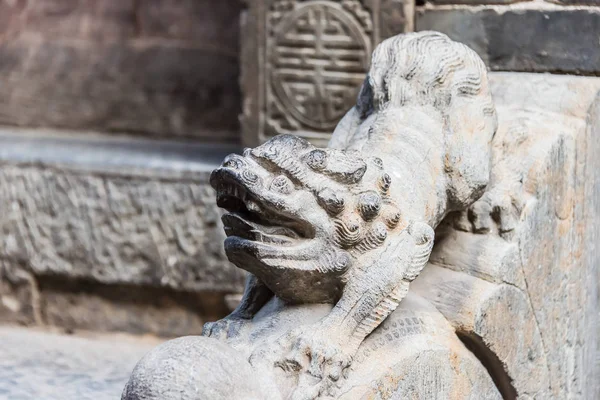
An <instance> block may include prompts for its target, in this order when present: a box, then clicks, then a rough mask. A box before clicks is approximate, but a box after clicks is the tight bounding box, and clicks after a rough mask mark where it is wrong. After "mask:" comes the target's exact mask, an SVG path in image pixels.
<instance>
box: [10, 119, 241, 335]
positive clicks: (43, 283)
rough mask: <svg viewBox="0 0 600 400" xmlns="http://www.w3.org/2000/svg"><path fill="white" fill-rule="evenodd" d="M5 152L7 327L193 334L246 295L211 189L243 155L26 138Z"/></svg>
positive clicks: (14, 140) (170, 145) (165, 145)
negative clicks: (214, 175) (233, 158)
mask: <svg viewBox="0 0 600 400" xmlns="http://www.w3.org/2000/svg"><path fill="white" fill-rule="evenodd" d="M46 133H47V132H46ZM84 136H85V135H84ZM0 143H1V144H2V146H1V147H2V149H1V150H0V160H2V163H1V164H0V186H1V187H2V191H1V192H0V207H1V209H2V210H3V213H2V215H1V217H0V227H1V229H2V240H1V241H0V262H1V264H0V277H1V281H2V285H3V286H2V287H3V290H2V291H1V292H0V299H1V300H2V301H0V304H2V306H0V316H2V319H3V320H9V321H16V322H24V323H38V324H39V323H42V324H49V325H56V326H62V327H66V328H68V329H76V328H84V329H95V330H126V331H134V332H140V333H141V332H154V333H156V334H159V335H163V336H169V335H174V334H186V333H190V332H199V330H200V327H201V325H202V323H203V322H204V321H203V317H209V316H219V315H222V314H223V313H224V312H226V310H227V308H226V306H225V303H224V299H223V295H224V294H227V293H236V292H239V291H240V290H241V289H242V285H243V274H242V273H241V272H239V270H237V269H236V268H234V267H233V266H231V265H230V264H229V262H228V261H227V259H226V257H225V255H224V252H223V244H222V242H223V239H224V234H223V231H222V226H221V221H220V215H221V214H220V211H219V210H218V209H217V207H216V205H215V204H214V194H213V190H212V188H210V186H209V185H208V172H209V171H210V170H211V169H212V168H213V165H214V164H213V159H214V158H222V157H223V156H224V155H225V154H227V153H229V152H232V151H234V150H237V149H236V148H234V147H223V146H220V147H219V146H208V145H206V146H201V145H192V144H185V143H183V144H179V143H175V142H155V143H154V142H149V141H140V140H135V141H134V140H130V139H111V140H108V141H107V140H106V139H100V138H87V139H85V140H83V139H75V138H71V137H56V136H52V137H50V138H48V137H39V136H36V135H32V134H28V133H25V132H21V131H19V132H14V131H13V132H8V133H7V132H4V135H2V136H1V137H0ZM84 283H85V284H84ZM186 293H188V294H186ZM218 293H220V295H216V294H218ZM115 300H116V301H117V302H118V303H119V304H121V305H120V306H115V305H111V304H112V303H111V302H113V303H114V301H115ZM144 307H145V308H144ZM90 310H96V312H95V314H94V315H93V316H91V315H89V312H90ZM152 310H155V311H152ZM147 311H148V312H149V313H147ZM152 314H154V316H152ZM175 317H177V318H175Z"/></svg>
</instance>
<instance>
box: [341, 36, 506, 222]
mask: <svg viewBox="0 0 600 400" xmlns="http://www.w3.org/2000/svg"><path fill="white" fill-rule="evenodd" d="M391 110H396V111H397V112H396V113H395V114H393V116H391V115H392V114H391ZM401 110H406V112H404V114H402V112H401ZM387 114H389V115H390V116H389V117H388V115H387ZM399 115H404V117H400V116H399ZM402 118H404V119H402ZM390 121H394V123H395V126H396V128H395V130H394V132H395V133H394V134H395V135H396V137H395V138H391V137H390V136H389V129H388V128H389V126H390V125H389V124H390ZM363 122H367V124H365V125H368V126H367V127H365V126H362V125H361V124H362V123H363ZM386 124H387V125H386ZM432 126H433V127H436V128H434V129H432V128H431V127H432ZM398 127H401V128H398ZM496 128H497V118H496V112H495V109H494V106H493V102H492V98H491V95H490V91H489V88H488V82H487V77H486V66H485V64H484V63H483V61H482V60H481V59H480V58H479V56H478V55H477V54H476V53H475V52H474V51H473V50H471V49H470V48H468V47H467V46H465V45H463V44H461V43H457V42H453V41H452V40H450V38H448V37H447V36H446V35H443V34H441V33H437V32H416V33H409V34H404V35H399V36H395V37H392V38H389V39H387V40H385V41H383V42H382V43H381V44H379V46H378V47H377V48H376V49H375V51H374V53H373V58H372V64H371V68H370V70H369V74H368V76H367V78H366V79H365V82H364V84H363V87H362V89H361V92H360V94H359V96H358V100H357V104H356V107H355V108H354V109H352V110H351V111H350V112H349V113H348V114H347V115H346V117H344V119H343V120H342V121H341V122H340V124H339V125H338V128H337V129H336V132H335V133H334V137H333V138H332V141H331V142H330V146H331V147H335V148H340V149H345V148H355V149H356V148H360V149H361V151H363V152H366V153H367V154H370V153H375V152H380V151H387V152H388V154H393V153H395V152H396V153H400V152H405V153H406V152H413V153H414V154H415V155H416V156H415V158H421V159H422V158H425V157H426V155H428V154H429V153H428V149H431V148H435V149H439V151H440V152H441V153H442V154H443V155H444V165H443V168H444V171H445V174H446V176H447V178H448V179H447V181H448V187H447V191H446V194H445V195H446V196H447V198H448V207H449V210H448V211H451V210H452V209H460V208H463V207H465V206H466V205H468V204H470V203H472V202H473V201H474V200H475V199H477V198H479V197H480V196H481V194H482V193H483V190H484V189H485V186H486V184H487V182H488V180H489V171H490V165H489V159H490V143H491V140H492V137H493V135H494V133H495V132H496ZM407 129H408V130H410V129H412V131H413V132H414V131H418V132H420V133H421V134H420V135H417V136H415V135H414V134H406V132H407ZM366 132H368V133H366ZM378 135H384V136H385V137H382V138H381V139H378ZM378 141H379V143H378ZM369 143H370V144H369ZM466 143H468V146H465V144H466ZM388 160H389V158H388ZM391 161H392V162H391V163H388V166H393V160H391Z"/></svg>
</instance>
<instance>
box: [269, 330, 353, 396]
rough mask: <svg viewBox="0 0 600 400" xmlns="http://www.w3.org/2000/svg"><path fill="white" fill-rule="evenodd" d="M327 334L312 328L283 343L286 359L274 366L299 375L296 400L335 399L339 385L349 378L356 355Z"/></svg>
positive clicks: (286, 338)
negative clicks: (350, 368) (353, 358)
mask: <svg viewBox="0 0 600 400" xmlns="http://www.w3.org/2000/svg"><path fill="white" fill-rule="evenodd" d="M334 338H335V335H332V334H331V333H330V332H328V331H327V330H322V329H319V328H314V327H309V328H308V329H301V330H296V331H293V332H291V333H290V334H289V335H287V336H286V337H285V338H284V339H283V342H282V345H283V346H282V349H288V351H287V352H285V351H284V353H283V354H284V355H283V357H281V358H280V359H279V360H278V361H276V362H275V365H276V366H278V367H280V368H281V369H283V370H284V371H286V372H288V373H294V374H298V385H297V387H296V389H295V391H294V393H293V394H292V397H291V398H292V399H293V400H309V399H316V398H325V397H326V396H333V394H334V391H335V389H336V388H337V386H338V383H341V382H340V380H341V379H342V378H345V377H347V374H348V371H349V367H350V365H351V363H352V355H353V353H354V352H353V351H352V349H350V348H349V346H348V343H343V342H342V341H337V340H335V339H334Z"/></svg>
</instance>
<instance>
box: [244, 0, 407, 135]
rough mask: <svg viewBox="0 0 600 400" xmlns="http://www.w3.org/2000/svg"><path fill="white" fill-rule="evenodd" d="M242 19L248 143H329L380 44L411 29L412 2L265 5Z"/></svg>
mask: <svg viewBox="0 0 600 400" xmlns="http://www.w3.org/2000/svg"><path fill="white" fill-rule="evenodd" d="M247 3H248V10H247V11H246V13H245V14H244V16H243V17H242V26H243V28H242V46H243V48H242V68H243V70H242V88H243V91H244V97H245V101H244V110H243V115H242V127H243V140H244V142H245V144H247V145H256V144H258V143H260V142H262V141H265V140H266V139H268V138H269V137H272V136H275V135H278V134H281V133H294V134H296V135H298V136H302V137H304V138H306V139H308V140H310V141H311V142H313V143H315V144H321V145H324V144H326V143H327V141H328V140H329V137H330V135H331V132H332V131H333V129H334V128H335V126H336V125H337V123H338V122H339V120H340V119H341V118H342V117H343V115H344V114H345V113H346V111H347V110H348V109H349V108H350V107H351V106H352V105H353V104H354V103H355V101H356V96H357V94H358V90H359V88H360V85H361V83H362V81H363V79H364V77H365V75H366V72H367V69H368V67H369V64H370V54H371V51H372V50H373V48H374V46H375V45H376V44H377V43H379V42H380V41H381V40H383V39H385V38H387V37H390V36H393V35H395V34H398V33H401V32H406V31H411V30H412V26H413V21H412V14H413V4H412V2H404V1H398V0H342V1H325V0H309V1H306V0H304V1H302V0H259V1H252V2H250V1H249V2H247Z"/></svg>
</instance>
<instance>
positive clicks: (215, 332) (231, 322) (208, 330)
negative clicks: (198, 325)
mask: <svg viewBox="0 0 600 400" xmlns="http://www.w3.org/2000/svg"><path fill="white" fill-rule="evenodd" d="M245 323H246V320H245V319H243V318H238V317H225V318H223V319H220V320H218V321H215V322H207V323H205V324H204V327H203V328H202V336H207V337H211V338H214V339H218V340H224V339H229V338H232V337H235V336H237V335H238V334H239V332H240V329H241V328H242V327H243V326H244V324H245Z"/></svg>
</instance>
